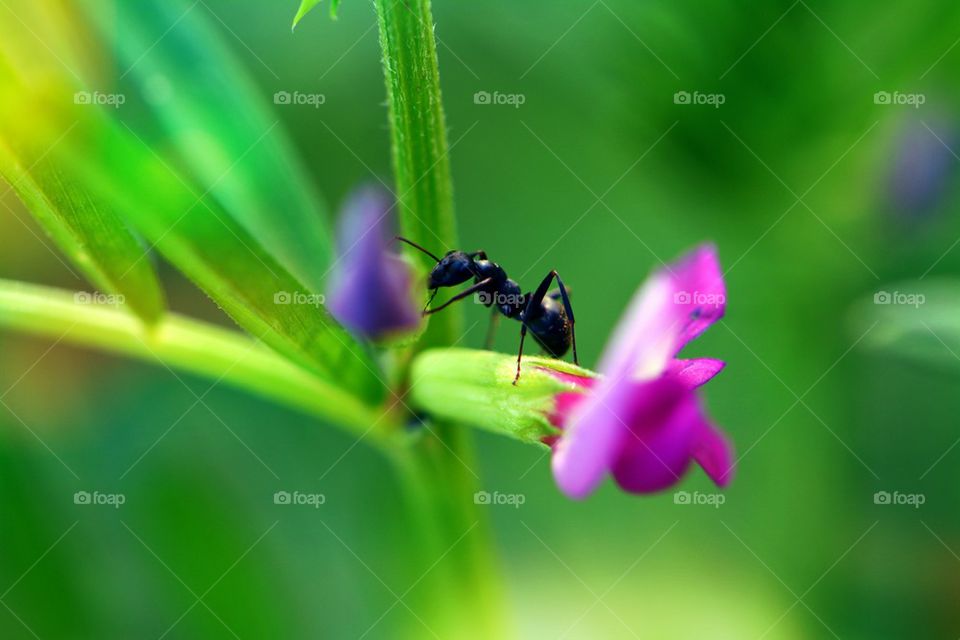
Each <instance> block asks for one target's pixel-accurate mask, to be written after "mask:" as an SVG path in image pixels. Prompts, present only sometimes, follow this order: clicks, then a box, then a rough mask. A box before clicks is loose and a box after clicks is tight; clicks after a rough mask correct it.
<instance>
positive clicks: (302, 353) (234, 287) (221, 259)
mask: <svg viewBox="0 0 960 640" xmlns="http://www.w3.org/2000/svg"><path fill="white" fill-rule="evenodd" d="M96 140H97V144H98V145H100V149H99V151H100V152H99V154H97V155H93V154H91V152H90V151H91V149H92V147H91V145H90V144H81V145H64V148H65V149H69V150H70V151H71V153H70V154H69V155H68V154H63V156H62V158H63V160H64V162H66V163H68V164H69V166H71V167H72V168H73V169H74V170H75V171H77V172H78V174H80V175H83V176H84V179H85V180H87V181H89V182H90V183H91V184H92V185H95V187H96V188H97V189H98V190H99V191H100V193H102V194H103V197H105V198H108V199H110V200H111V201H112V202H114V203H115V205H116V207H117V208H118V210H120V211H122V212H123V214H124V215H125V216H126V217H127V218H128V219H129V220H130V222H131V223H132V224H133V225H134V226H135V227H136V228H137V229H138V230H139V231H140V232H141V233H142V234H143V235H144V236H145V237H146V238H147V239H148V240H150V241H151V242H153V243H155V245H156V247H157V249H158V250H159V251H160V252H161V253H162V254H163V255H164V257H166V258H167V259H168V260H169V261H170V262H171V263H173V264H174V265H176V266H177V267H178V268H179V269H180V270H181V271H183V273H184V274H186V275H187V277H189V278H190V279H191V280H193V281H194V282H195V283H196V284H197V285H198V286H200V287H201V288H202V289H203V290H204V291H205V292H206V293H207V295H209V296H210V297H211V298H213V299H214V300H215V301H216V302H217V303H218V304H219V305H220V306H221V307H222V308H223V309H224V311H226V312H227V314H229V315H230V316H231V317H232V318H233V319H234V320H235V321H236V322H237V324H239V325H240V326H241V327H243V328H244V329H246V330H247V331H249V332H250V333H251V334H252V335H253V336H254V337H256V338H259V339H262V340H263V341H264V342H266V343H267V344H269V345H270V346H272V347H273V348H274V349H276V350H277V351H279V352H280V353H282V354H284V355H286V356H287V357H288V358H290V359H291V360H293V361H294V362H296V363H298V364H300V365H301V366H303V367H305V368H307V369H308V370H310V371H312V372H314V373H315V374H316V375H318V376H319V377H320V378H322V379H324V380H326V381H328V382H331V383H334V384H337V385H339V386H341V387H344V388H347V389H350V390H352V391H353V392H354V393H357V394H359V395H361V396H362V397H364V399H366V400H367V401H369V402H377V401H379V400H380V399H382V397H383V391H384V390H383V383H382V381H381V379H380V377H379V374H378V372H377V365H376V363H375V362H373V360H372V358H371V357H370V355H369V354H368V353H367V352H366V351H365V350H364V348H363V347H362V346H361V345H360V344H358V343H357V342H356V341H355V340H354V339H353V338H352V337H351V336H350V335H349V334H347V333H346V332H345V331H344V330H343V329H342V328H341V327H340V326H339V325H338V324H337V323H336V322H335V321H334V320H333V319H332V318H331V317H330V316H329V314H328V313H327V312H326V311H325V310H324V309H323V306H322V298H316V297H314V298H311V297H310V296H311V295H313V294H312V293H311V291H310V290H309V289H308V288H306V287H305V286H304V285H303V284H301V283H300V282H299V281H298V280H297V279H296V278H294V277H293V276H292V275H291V274H290V273H289V272H287V271H286V270H285V269H284V268H283V266H282V265H281V264H279V262H277V261H276V260H275V259H274V258H273V256H272V255H271V254H270V253H269V252H268V251H267V250H266V249H265V248H264V247H263V245H262V244H261V243H260V242H259V241H258V239H257V238H255V237H254V236H252V235H251V234H250V233H249V232H248V231H247V230H246V229H244V228H243V227H241V226H240V225H239V224H237V222H236V221H235V220H233V218H231V217H230V216H229V215H227V214H226V213H225V212H224V211H223V210H222V209H221V208H220V207H219V205H218V204H217V202H215V201H213V200H211V199H210V197H209V196H198V195H197V194H198V191H197V190H196V189H193V188H191V187H190V186H189V184H188V183H187V182H186V181H185V180H184V179H183V178H182V177H181V176H179V175H177V174H175V173H173V171H172V170H171V168H170V167H169V166H167V165H165V164H163V163H162V162H161V161H159V160H158V159H157V158H156V156H154V155H153V153H152V152H151V151H149V150H147V149H145V148H144V147H143V145H142V144H141V143H140V142H139V141H137V140H134V139H131V137H130V136H129V135H127V133H126V132H125V131H122V130H119V129H118V128H117V127H110V126H108V127H104V128H102V129H100V130H99V131H97V132H96ZM91 156H92V157H91ZM154 193H162V194H163V197H162V198H158V197H154V198H152V199H151V197H150V196H151V194H154Z"/></svg>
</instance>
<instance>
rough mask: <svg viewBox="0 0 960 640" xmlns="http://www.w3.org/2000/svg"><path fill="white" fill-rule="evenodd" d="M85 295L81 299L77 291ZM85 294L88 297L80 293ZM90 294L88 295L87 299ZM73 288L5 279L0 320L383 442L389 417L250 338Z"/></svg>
mask: <svg viewBox="0 0 960 640" xmlns="http://www.w3.org/2000/svg"><path fill="white" fill-rule="evenodd" d="M78 296H80V298H78ZM84 296H85V297H86V298H83V297H84ZM84 300H86V301H84ZM92 301H95V298H93V297H92V295H91V294H83V293H81V294H75V293H73V292H69V291H64V290H61V289H53V288H50V287H43V286H38V285H31V284H26V283H21V282H11V281H7V280H0V327H4V328H7V329H12V330H15V331H19V332H22V333H27V334H31V335H35V336H41V337H46V338H50V339H53V340H55V341H57V342H58V343H59V342H64V343H69V344H75V345H80V346H86V347H94V348H97V349H102V350H104V351H108V352H113V353H117V354H121V355H125V356H131V357H134V358H139V359H141V360H146V361H148V362H153V363H160V364H162V365H163V366H167V367H173V368H176V369H180V370H182V371H186V372H189V373H193V374H197V375H200V376H204V377H207V378H210V379H212V380H215V381H217V382H220V381H222V382H224V383H227V384H230V385H232V386H235V387H238V388H241V389H245V390H248V391H252V392H253V393H256V394H258V395H260V396H263V397H265V398H268V399H270V400H273V401H276V402H278V403H279V404H282V405H286V406H289V407H292V408H295V409H298V410H300V411H303V412H305V413H308V414H310V415H313V416H317V417H319V418H323V419H324V420H328V421H330V422H331V423H333V424H336V425H338V426H342V427H344V428H346V429H347V430H349V431H350V432H351V433H353V434H355V435H359V434H364V433H365V432H367V430H368V429H370V427H371V425H374V424H377V425H380V426H383V429H377V430H371V432H370V433H369V434H367V436H366V437H367V438H368V439H369V440H370V442H377V443H379V444H381V445H386V443H387V439H388V438H389V437H390V436H388V435H386V434H387V433H388V432H389V431H392V429H390V427H391V426H393V425H392V421H390V420H387V419H381V418H383V417H384V416H383V414H382V413H381V412H380V410H379V409H375V408H372V407H369V406H367V405H365V404H363V403H361V402H360V401H359V400H357V399H356V398H355V397H354V396H353V395H351V394H350V393H348V392H346V391H343V390H341V389H339V388H337V387H335V386H332V385H329V384H327V383H325V382H323V381H321V380H319V379H317V378H315V377H314V376H312V375H310V373H308V372H307V371H305V370H303V369H301V368H299V367H297V366H295V365H293V364H290V363H289V362H288V361H287V360H285V359H284V358H282V357H281V356H278V355H276V354H275V353H274V352H273V351H271V350H270V349H268V348H266V347H264V346H263V345H261V344H260V343H257V342H255V341H253V340H252V339H250V338H249V337H247V336H245V335H243V334H241V333H238V332H236V331H230V330H228V329H223V328H221V327H217V326H214V325H211V324H206V323H203V322H199V321H196V320H191V319H189V318H185V317H182V316H178V315H176V314H167V315H166V316H165V317H164V318H163V319H162V320H160V321H159V322H158V323H157V324H156V325H153V326H150V327H146V326H145V325H143V324H142V323H141V322H140V321H139V320H137V318H135V317H134V316H133V315H131V314H130V313H128V312H127V311H124V310H123V309H122V308H118V307H115V306H106V305H101V304H94V303H91V302H92Z"/></svg>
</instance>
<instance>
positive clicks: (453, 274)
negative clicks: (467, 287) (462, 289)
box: [427, 251, 473, 289]
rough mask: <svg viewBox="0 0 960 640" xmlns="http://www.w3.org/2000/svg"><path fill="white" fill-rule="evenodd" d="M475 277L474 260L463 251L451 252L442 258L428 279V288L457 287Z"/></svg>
mask: <svg viewBox="0 0 960 640" xmlns="http://www.w3.org/2000/svg"><path fill="white" fill-rule="evenodd" d="M472 277H473V259H472V258H470V256H468V255H467V254H466V253H464V252H463V251H450V252H448V253H447V255H445V256H443V257H442V258H440V260H439V261H438V262H437V266H435V267H434V268H433V270H432V271H431V272H430V276H429V277H428V278H427V288H428V289H436V288H438V287H455V286H457V285H458V284H463V283H464V282H466V281H467V280H469V279H470V278H472Z"/></svg>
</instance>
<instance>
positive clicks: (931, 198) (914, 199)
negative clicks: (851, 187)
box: [889, 122, 958, 219]
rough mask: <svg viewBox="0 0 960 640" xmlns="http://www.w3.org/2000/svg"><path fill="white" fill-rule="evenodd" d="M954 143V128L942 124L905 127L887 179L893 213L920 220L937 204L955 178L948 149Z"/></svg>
mask: <svg viewBox="0 0 960 640" xmlns="http://www.w3.org/2000/svg"><path fill="white" fill-rule="evenodd" d="M957 140H958V139H957V135H956V131H955V130H954V128H953V127H951V126H949V125H946V124H944V123H943V122H933V123H932V124H931V125H930V126H929V127H927V126H925V125H922V124H916V123H914V124H912V125H911V126H910V127H909V129H908V130H907V131H906V132H905V134H904V135H903V138H902V140H901V142H900V144H899V146H898V149H897V155H896V158H895V160H894V165H893V169H892V171H891V175H890V187H889V189H890V197H891V200H892V204H893V207H894V209H895V211H896V213H898V214H900V215H902V216H903V217H905V218H908V219H917V218H923V217H925V216H927V215H928V214H930V213H931V212H932V211H933V210H934V209H935V208H936V207H937V205H938V204H940V202H941V201H942V200H943V197H944V195H946V193H947V190H948V188H949V186H950V181H951V179H953V177H954V176H955V175H956V165H957V162H956V157H954V153H953V151H951V148H953V147H955V145H956V143H957Z"/></svg>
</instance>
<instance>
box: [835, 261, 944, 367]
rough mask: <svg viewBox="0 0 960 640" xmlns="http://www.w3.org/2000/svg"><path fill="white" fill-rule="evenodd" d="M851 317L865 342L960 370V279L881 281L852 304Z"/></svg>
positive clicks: (868, 345) (878, 347) (874, 347)
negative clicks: (879, 285)
mask: <svg viewBox="0 0 960 640" xmlns="http://www.w3.org/2000/svg"><path fill="white" fill-rule="evenodd" d="M851 319H852V320H851V323H852V325H853V333H855V334H856V335H857V336H859V337H860V339H861V341H862V343H863V345H864V346H867V347H870V348H873V349H882V350H885V351H889V352H891V353H896V354H898V355H901V356H903V357H906V358H909V359H911V360H915V361H917V362H920V363H925V364H932V365H937V366H941V367H947V368H950V369H953V370H960V281H957V280H954V279H949V278H943V279H938V278H930V279H926V280H914V281H907V282H898V283H892V284H887V285H884V286H883V287H882V288H880V289H878V290H877V291H876V292H874V294H873V295H872V296H870V297H869V298H866V299H864V300H862V301H861V302H860V303H858V304H857V305H856V306H855V307H854V309H853V313H852V314H851Z"/></svg>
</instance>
